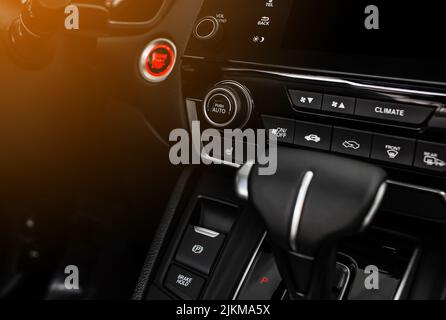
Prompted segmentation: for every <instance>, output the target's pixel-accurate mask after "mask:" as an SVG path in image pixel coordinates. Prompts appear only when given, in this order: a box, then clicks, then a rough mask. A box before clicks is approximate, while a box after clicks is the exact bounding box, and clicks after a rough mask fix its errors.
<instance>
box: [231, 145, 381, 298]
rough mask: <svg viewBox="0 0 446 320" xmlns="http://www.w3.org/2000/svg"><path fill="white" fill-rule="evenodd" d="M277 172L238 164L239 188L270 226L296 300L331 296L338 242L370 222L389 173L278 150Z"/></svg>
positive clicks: (352, 162) (326, 157)
mask: <svg viewBox="0 0 446 320" xmlns="http://www.w3.org/2000/svg"><path fill="white" fill-rule="evenodd" d="M277 156H278V163H277V172H276V174H275V175H272V176H261V175H259V174H258V172H259V171H258V169H259V165H257V164H254V163H253V162H248V163H247V164H245V165H244V166H243V167H242V168H240V170H239V172H238V174H237V179H236V187H237V193H238V194H239V196H240V197H242V198H244V199H246V200H248V199H249V201H250V203H251V204H252V205H253V207H254V208H255V209H256V211H258V212H259V213H260V215H261V216H262V218H263V220H264V222H265V224H266V227H267V229H268V233H269V237H270V240H271V242H272V246H273V249H274V254H275V257H276V260H277V264H278V267H279V270H280V272H281V274H282V277H283V279H284V281H285V284H286V286H287V288H288V292H289V293H290V297H291V298H292V299H332V298H333V297H332V294H331V286H332V284H333V279H332V278H333V276H334V272H335V266H336V254H337V243H338V241H339V240H340V239H342V238H344V237H347V236H351V235H354V234H356V233H358V232H360V231H362V230H363V229H364V228H365V227H367V226H368V225H369V223H370V222H371V220H372V219H373V217H374V214H375V213H376V211H377V209H378V207H379V205H380V203H381V200H382V198H383V196H384V193H385V190H386V173H385V172H384V171H383V170H382V169H380V168H378V167H376V166H373V165H371V164H367V163H363V162H359V161H356V160H351V159H347V158H342V157H339V156H335V155H331V154H325V153H319V152H313V151H305V150H299V149H291V148H286V147H279V148H278V155H277Z"/></svg>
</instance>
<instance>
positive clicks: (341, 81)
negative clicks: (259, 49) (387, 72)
mask: <svg viewBox="0 0 446 320" xmlns="http://www.w3.org/2000/svg"><path fill="white" fill-rule="evenodd" d="M224 70H225V71H229V72H254V73H261V74H268V75H272V76H279V77H284V78H289V79H295V80H296V79H297V80H310V81H320V82H329V83H334V84H343V85H348V86H351V87H354V88H358V89H363V90H377V91H382V92H391V93H400V94H401V93H403V94H413V95H419V96H430V97H446V93H440V92H430V91H424V90H411V89H403V88H395V87H386V86H379V85H372V84H364V83H360V82H356V81H351V80H345V79H341V78H336V77H331V76H313V75H305V74H299V73H290V72H280V71H269V70H261V69H249V68H225V69H224Z"/></svg>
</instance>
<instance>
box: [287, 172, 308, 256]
mask: <svg viewBox="0 0 446 320" xmlns="http://www.w3.org/2000/svg"><path fill="white" fill-rule="evenodd" d="M313 177H314V173H313V172H312V171H307V172H306V173H305V175H304V177H303V179H302V183H301V185H300V189H299V193H298V194H297V198H296V203H295V204H294V210H293V216H292V218H291V229H290V238H289V241H290V247H291V250H293V251H294V252H297V246H296V242H297V233H298V231H299V223H300V218H301V216H302V210H303V208H304V203H305V198H306V197H307V192H308V188H309V187H310V184H311V181H312V180H313Z"/></svg>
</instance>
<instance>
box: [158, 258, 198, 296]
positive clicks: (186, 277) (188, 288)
mask: <svg viewBox="0 0 446 320" xmlns="http://www.w3.org/2000/svg"><path fill="white" fill-rule="evenodd" d="M204 282H205V280H204V279H203V278H201V277H199V276H197V275H196V274H194V273H192V272H189V271H187V270H184V269H183V268H180V267H177V266H175V265H173V266H171V267H170V269H169V272H168V273H167V276H166V279H165V280H164V286H165V287H166V288H167V289H169V290H170V291H172V292H173V293H174V294H176V295H177V296H178V297H180V298H181V299H185V300H196V299H198V297H199V296H200V293H201V290H202V288H203V285H204Z"/></svg>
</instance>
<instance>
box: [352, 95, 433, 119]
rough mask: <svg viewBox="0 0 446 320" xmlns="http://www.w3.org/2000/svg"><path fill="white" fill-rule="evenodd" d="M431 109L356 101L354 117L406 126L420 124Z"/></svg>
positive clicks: (372, 101)
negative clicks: (387, 121) (393, 122)
mask: <svg viewBox="0 0 446 320" xmlns="http://www.w3.org/2000/svg"><path fill="white" fill-rule="evenodd" d="M433 111H434V110H433V108H431V107H421V106H420V107H419V106H413V105H406V104H397V103H388V102H382V101H374V100H362V99H358V101H357V103H356V110H355V115H357V116H361V117H366V118H372V119H382V120H389V121H395V122H401V123H406V124H412V125H414V124H422V123H423V122H425V121H426V120H427V119H428V118H429V116H430V115H431V114H432V112H433Z"/></svg>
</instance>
